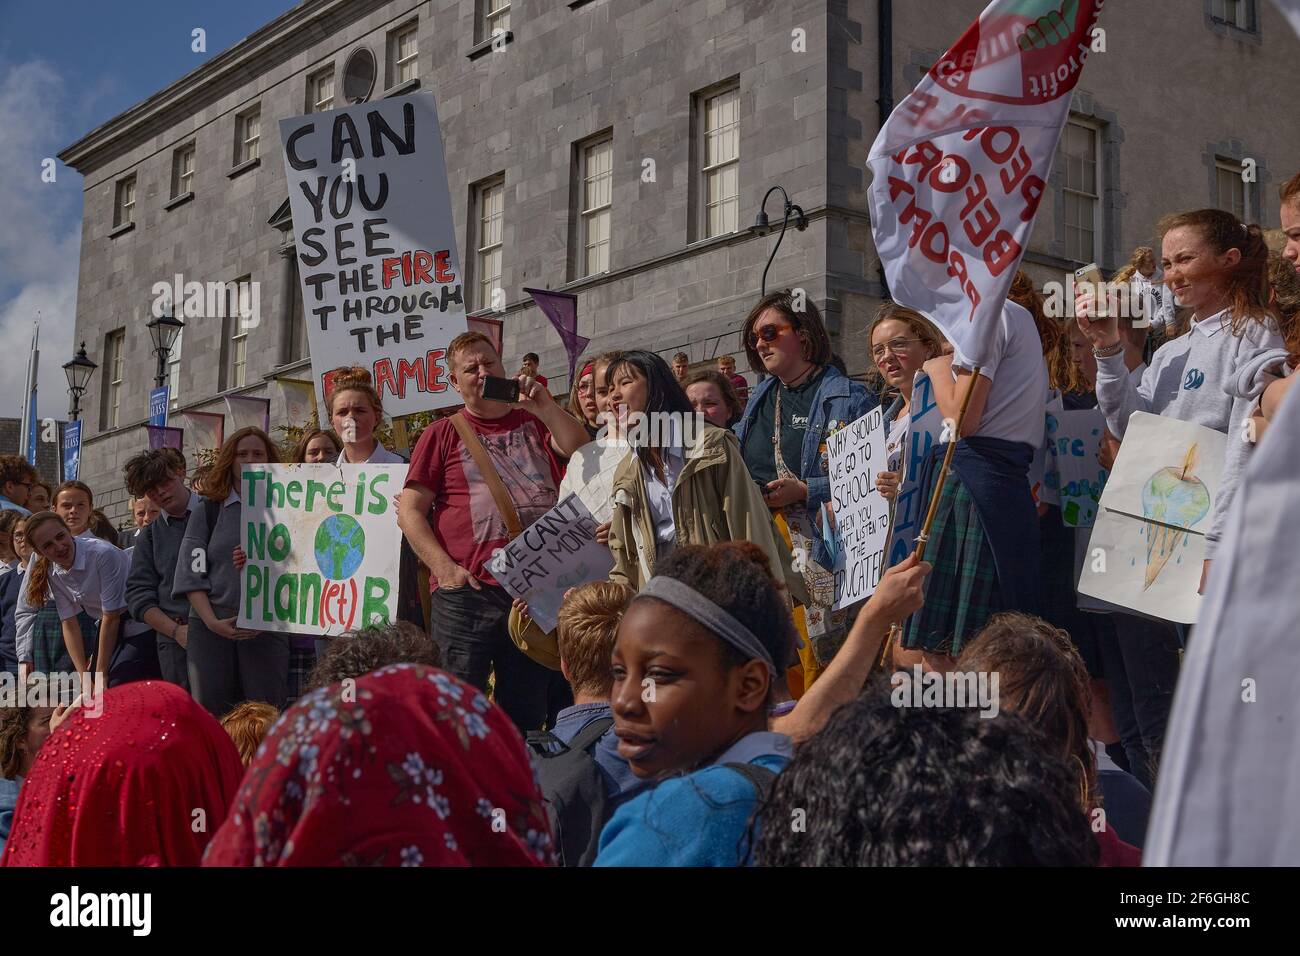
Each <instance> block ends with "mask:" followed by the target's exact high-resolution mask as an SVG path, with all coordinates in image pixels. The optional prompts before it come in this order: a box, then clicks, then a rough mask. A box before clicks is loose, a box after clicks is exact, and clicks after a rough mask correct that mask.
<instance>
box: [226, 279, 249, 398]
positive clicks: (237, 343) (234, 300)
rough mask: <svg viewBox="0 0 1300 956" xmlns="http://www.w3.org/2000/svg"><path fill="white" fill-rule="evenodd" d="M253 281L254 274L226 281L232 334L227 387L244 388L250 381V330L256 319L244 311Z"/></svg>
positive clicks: (227, 304) (229, 331)
mask: <svg viewBox="0 0 1300 956" xmlns="http://www.w3.org/2000/svg"><path fill="white" fill-rule="evenodd" d="M251 281H252V276H242V277H241V278H238V279H236V280H235V281H234V282H227V283H226V328H227V330H228V333H229V335H230V346H229V348H228V349H227V353H226V354H227V356H228V361H227V364H226V382H225V387H226V388H242V387H243V386H244V385H246V384H247V383H248V330H249V329H250V328H252V323H253V321H255V320H254V318H253V317H252V316H248V317H245V316H244V313H245V312H246V311H248V309H249V304H250V302H251V287H250V283H251Z"/></svg>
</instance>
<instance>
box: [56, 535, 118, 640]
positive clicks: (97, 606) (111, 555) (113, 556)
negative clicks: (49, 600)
mask: <svg viewBox="0 0 1300 956" xmlns="http://www.w3.org/2000/svg"><path fill="white" fill-rule="evenodd" d="M75 541H76V548H77V551H76V555H75V556H74V557H73V559H72V567H70V568H67V569H66V570H65V569H64V568H61V567H59V566H58V565H57V564H55V563H54V562H50V590H51V591H52V592H53V594H54V603H55V605H56V606H57V607H58V609H59V620H60V621H67V620H69V619H71V618H74V617H76V616H77V615H78V614H79V613H81V612H82V611H85V612H86V613H87V614H89V615H90V616H91V617H93V618H100V617H103V616H104V614H105V613H106V612H109V611H124V610H126V576H127V574H128V573H129V572H130V570H131V558H130V556H128V555H127V554H126V552H125V551H123V550H122V549H121V548H119V547H117V546H116V545H113V544H109V543H108V542H107V541H103V540H101V539H99V538H94V537H90V538H77V539H75Z"/></svg>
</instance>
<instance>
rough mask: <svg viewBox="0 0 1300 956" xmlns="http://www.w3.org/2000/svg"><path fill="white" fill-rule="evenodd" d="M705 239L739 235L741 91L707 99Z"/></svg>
mask: <svg viewBox="0 0 1300 956" xmlns="http://www.w3.org/2000/svg"><path fill="white" fill-rule="evenodd" d="M702 113H703V120H704V166H703V176H704V183H703V196H704V217H703V218H704V222H703V237H704V238H705V239H710V238H712V237H714V236H722V235H726V234H727V233H729V232H735V231H736V227H737V225H738V218H737V216H738V213H739V210H740V90H739V89H736V88H733V89H730V90H725V91H723V92H721V93H718V94H716V95H713V96H709V97H707V98H706V99H705V100H704V109H703V111H702Z"/></svg>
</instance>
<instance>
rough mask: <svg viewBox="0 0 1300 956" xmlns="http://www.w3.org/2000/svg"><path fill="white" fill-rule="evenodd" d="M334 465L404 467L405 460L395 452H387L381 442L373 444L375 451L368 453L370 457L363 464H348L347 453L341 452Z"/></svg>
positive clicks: (359, 462)
mask: <svg viewBox="0 0 1300 956" xmlns="http://www.w3.org/2000/svg"><path fill="white" fill-rule="evenodd" d="M334 464H336V465H348V464H357V465H405V464H406V460H405V459H404V458H403V457H402V456H401V455H399V454H397V452H394V451H389V450H388V449H387V448H385V447H384V446H383V443H382V442H375V450H374V451H372V452H371V453H370V457H369V458H367V459H366V460H365V461H364V462H361V461H358V462H349V461H348V453H347V452H346V451H341V452H339V457H338V460H337V461H335V462H334Z"/></svg>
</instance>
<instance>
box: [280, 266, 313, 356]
mask: <svg viewBox="0 0 1300 956" xmlns="http://www.w3.org/2000/svg"><path fill="white" fill-rule="evenodd" d="M290 262H292V263H293V283H292V284H291V286H290V288H289V295H290V296H291V297H292V299H293V307H292V308H291V309H290V315H292V316H293V318H292V319H290V322H292V324H293V327H292V328H291V329H290V331H289V337H288V347H289V352H288V354H287V355H286V356H285V364H286V365H289V364H291V363H293V362H298V361H301V360H302V359H305V358H307V357H308V355H309V354H310V352H309V350H308V347H307V316H306V313H305V311H304V306H303V300H302V281H301V279H300V278H299V273H298V257H297V256H293V257H291V259H290Z"/></svg>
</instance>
